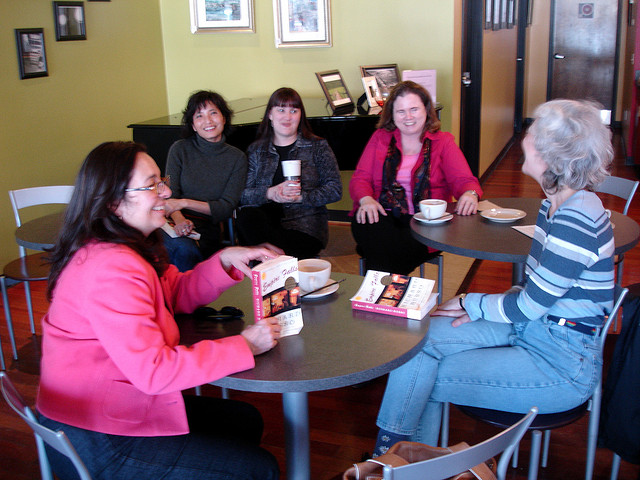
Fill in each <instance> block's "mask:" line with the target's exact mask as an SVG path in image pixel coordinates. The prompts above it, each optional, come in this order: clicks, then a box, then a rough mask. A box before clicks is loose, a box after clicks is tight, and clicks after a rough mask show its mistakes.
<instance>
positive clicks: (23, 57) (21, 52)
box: [14, 28, 49, 80]
mask: <svg viewBox="0 0 640 480" xmlns="http://www.w3.org/2000/svg"><path fill="white" fill-rule="evenodd" d="M14 31H15V34H16V48H17V51H18V68H19V70H20V78H21V79H22V80H24V79H25V78H34V77H47V76H49V70H48V69H47V55H46V52H45V49H44V30H43V29H42V28H17V29H15V30H14Z"/></svg>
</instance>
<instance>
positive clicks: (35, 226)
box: [16, 212, 64, 250]
mask: <svg viewBox="0 0 640 480" xmlns="http://www.w3.org/2000/svg"><path fill="white" fill-rule="evenodd" d="M63 218H64V212H57V213H50V214H49V215H45V216H43V217H38V218H35V219H33V220H30V221H28V222H25V223H23V224H22V225H21V226H19V227H18V228H17V229H16V242H17V243H18V245H20V246H22V247H24V248H30V249H31V250H45V249H49V248H53V246H54V245H55V243H56V241H57V240H58V232H59V231H60V227H61V226H62V221H63Z"/></svg>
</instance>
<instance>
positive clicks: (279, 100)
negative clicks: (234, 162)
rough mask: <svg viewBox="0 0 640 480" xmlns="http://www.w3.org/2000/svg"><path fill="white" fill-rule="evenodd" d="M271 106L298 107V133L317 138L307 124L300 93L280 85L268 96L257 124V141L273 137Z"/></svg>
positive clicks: (262, 141)
mask: <svg viewBox="0 0 640 480" xmlns="http://www.w3.org/2000/svg"><path fill="white" fill-rule="evenodd" d="M273 107H293V108H299V109H300V124H299V125H298V134H299V135H301V136H302V137H303V138H306V139H309V140H313V139H316V138H318V137H317V136H316V135H314V133H313V131H312V130H311V125H309V120H307V113H306V112H305V110H304V104H303V103H302V98H301V97H300V94H299V93H298V92H296V91H295V90H294V89H293V88H289V87H282V88H279V89H277V90H276V91H275V92H273V93H272V94H271V97H269V101H268V102H267V108H266V109H265V111H264V116H263V117H262V121H261V122H260V125H259V126H258V133H257V134H256V141H257V142H260V143H268V142H270V141H271V139H272V138H273V126H272V125H271V120H269V112H270V111H271V109H272V108H273Z"/></svg>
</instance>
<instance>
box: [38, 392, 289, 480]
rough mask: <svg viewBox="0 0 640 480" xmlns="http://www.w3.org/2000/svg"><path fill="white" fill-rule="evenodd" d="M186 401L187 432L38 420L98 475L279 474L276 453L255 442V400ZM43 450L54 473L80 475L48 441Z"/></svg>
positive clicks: (226, 478)
mask: <svg viewBox="0 0 640 480" xmlns="http://www.w3.org/2000/svg"><path fill="white" fill-rule="evenodd" d="M185 403H186V407H187V417H188V420H189V429H190V433H189V434H187V435H173V436H165V437H125V436H120V435H109V434H105V433H99V432H93V431H90V430H84V429H81V428H76V427H72V426H70V425H66V424H64V423H60V422H56V421H54V420H51V419H49V418H47V417H45V416H43V415H42V414H39V420H40V422H41V423H42V424H43V425H44V426H46V427H48V428H51V429H53V430H63V431H64V432H65V433H66V435H67V436H68V437H69V440H71V444H72V445H73V447H74V448H75V449H76V451H77V452H78V455H80V458H81V459H82V461H83V462H84V464H85V465H86V467H87V469H88V470H89V473H90V474H91V476H92V478H94V479H96V480H99V479H104V480H119V479H122V480H131V479H136V480H145V479H156V478H162V479H165V480H168V479H175V480H182V479H187V478H189V479H210V480H214V479H215V480H232V479H233V480H240V479H242V480H248V479H256V480H258V479H259V480H263V479H277V478H278V475H279V473H278V463H277V462H276V460H275V458H274V457H273V456H272V455H271V454H270V453H269V452H267V451H266V450H263V449H262V448H260V447H259V446H258V443H259V441H260V437H261V435H262V417H261V416H260V413H259V412H258V411H257V410H256V409H255V408H254V407H253V406H251V405H249V404H246V403H244V402H237V401H233V400H221V399H216V398H208V397H188V396H185ZM231 426H232V427H231ZM47 456H48V457H49V461H50V463H51V466H52V468H53V471H54V472H55V474H56V476H57V477H58V478H60V479H61V480H67V479H76V478H78V477H77V475H76V473H75V469H74V467H73V465H72V464H71V462H69V461H68V460H67V459H66V458H65V457H63V456H62V455H61V454H59V453H58V452H56V451H55V450H53V449H51V448H49V447H47Z"/></svg>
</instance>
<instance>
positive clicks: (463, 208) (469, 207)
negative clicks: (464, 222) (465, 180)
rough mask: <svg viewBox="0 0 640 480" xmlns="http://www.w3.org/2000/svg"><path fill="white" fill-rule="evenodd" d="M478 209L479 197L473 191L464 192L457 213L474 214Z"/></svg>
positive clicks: (459, 200)
mask: <svg viewBox="0 0 640 480" xmlns="http://www.w3.org/2000/svg"><path fill="white" fill-rule="evenodd" d="M477 211H478V197H477V196H476V195H474V194H473V193H471V192H464V193H463V194H462V195H461V196H460V198H459V199H458V203H457V205H456V213H457V214H458V215H473V214H474V213H476V212H477Z"/></svg>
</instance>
